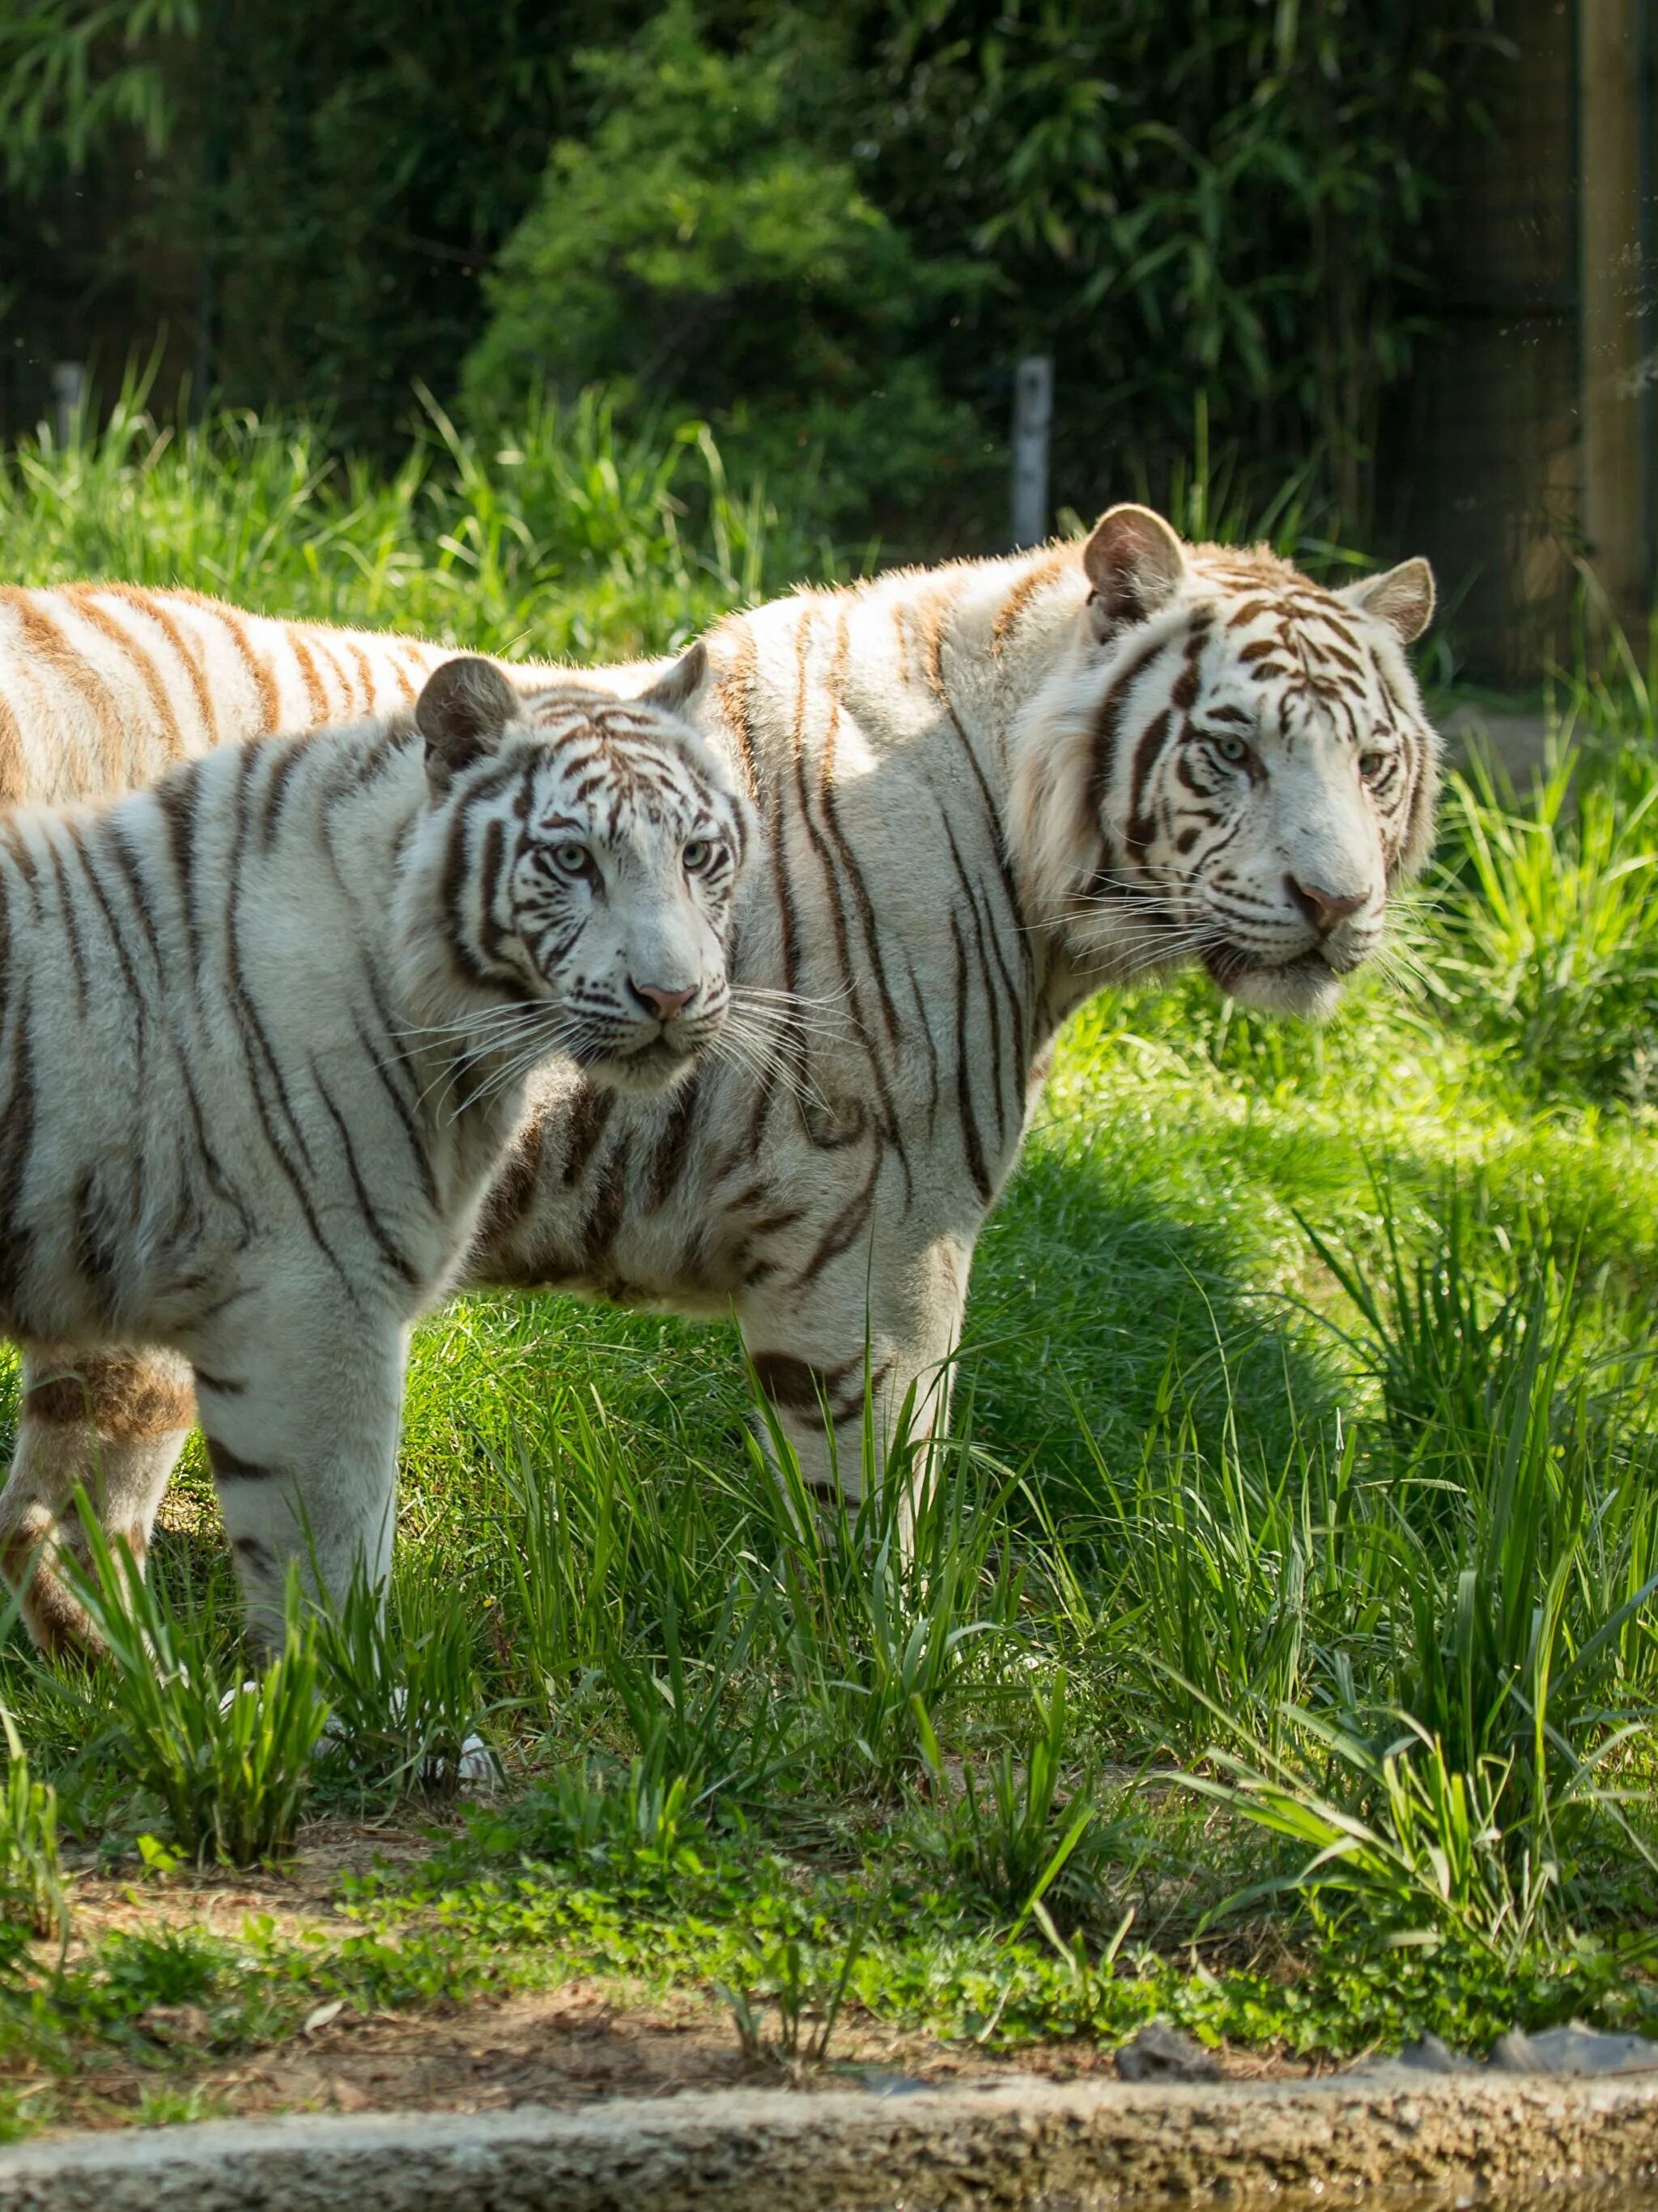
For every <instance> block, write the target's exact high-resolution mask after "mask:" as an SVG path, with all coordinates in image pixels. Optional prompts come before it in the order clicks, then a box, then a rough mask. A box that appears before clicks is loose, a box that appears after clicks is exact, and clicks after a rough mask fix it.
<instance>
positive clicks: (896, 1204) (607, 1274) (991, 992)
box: [0, 507, 1438, 1526]
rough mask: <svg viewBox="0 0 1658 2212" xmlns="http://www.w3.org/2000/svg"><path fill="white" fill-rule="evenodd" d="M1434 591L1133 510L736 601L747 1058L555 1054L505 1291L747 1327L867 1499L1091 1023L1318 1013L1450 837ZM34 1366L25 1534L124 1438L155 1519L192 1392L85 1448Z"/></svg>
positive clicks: (121, 1399) (518, 1187)
mask: <svg viewBox="0 0 1658 2212" xmlns="http://www.w3.org/2000/svg"><path fill="white" fill-rule="evenodd" d="M1432 605H1433V586H1432V579H1431V576H1430V572H1429V570H1428V568H1427V565H1426V563H1425V562H1420V561H1411V562H1405V563H1404V564H1403V565H1402V566H1400V568H1394V569H1393V570H1391V571H1389V572H1388V574H1385V575H1381V576H1377V577H1374V578H1371V579H1370V580H1366V581H1364V582H1362V583H1357V584H1354V585H1351V586H1346V587H1345V589H1343V590H1341V591H1339V592H1336V591H1328V590H1325V589H1323V588H1321V586H1317V585H1315V584H1314V583H1313V582H1312V581H1310V580H1309V579H1308V578H1307V577H1306V576H1304V575H1303V574H1300V573H1299V572H1298V571H1297V570H1296V569H1295V568H1292V567H1291V566H1289V565H1288V564H1287V563H1285V562H1282V561H1280V560H1278V558H1276V557H1275V556H1273V555H1272V554H1271V553H1269V552H1266V551H1265V550H1242V551H1241V550H1236V549H1222V548H1218V547H1213V546H1187V545H1183V544H1181V541H1180V540H1179V539H1178V538H1176V537H1175V534H1174V532H1172V531H1170V530H1169V527H1168V526H1167V525H1166V524H1165V523H1164V522H1163V521H1162V520H1161V519H1160V518H1158V517H1157V516H1156V515H1154V514H1152V513H1150V512H1149V511H1148V510H1146V509H1145V508H1140V507H1120V508H1116V509H1114V510H1113V511H1112V512H1111V513H1109V514H1108V515H1106V516H1105V517H1104V518H1103V519H1102V521H1101V522H1100V523H1099V524H1098V525H1097V526H1096V529H1095V530H1094V532H1093V533H1092V535H1091V536H1090V538H1089V539H1088V540H1087V542H1086V544H1066V545H1055V546H1049V547H1046V548H1044V549H1042V550H1038V551H1035V552H1033V553H1029V554H1022V555H1017V556H1012V557H1011V558H1008V559H1003V560H993V561H981V562H958V563H954V564H951V565H949V566H946V567H944V568H937V569H931V570H928V569H920V570H908V571H902V572H898V573H896V574H890V575H886V576H883V577H880V578H878V579H876V580H872V581H871V582H868V583H865V584H860V585H857V586H851V587H848V588H846V589H842V590H837V591H808V592H799V593H798V594H795V595H793V596H791V597H789V598H786V599H780V600H776V601H774V602H771V603H769V604H768V605H764V606H762V607H759V608H757V609H755V610H753V611H749V612H746V613H740V614H735V615H732V616H730V617H726V619H725V620H724V621H722V622H720V623H718V624H717V625H716V626H715V627H714V629H713V630H712V631H711V632H710V633H709V635H708V640H707V643H708V655H709V673H708V680H707V681H706V682H705V683H704V684H702V686H701V690H699V691H698V692H697V694H696V695H695V697H694V698H692V699H690V700H689V701H688V702H687V707H686V712H687V713H688V714H689V717H690V718H691V720H693V721H694V722H695V725H696V726H697V727H698V728H699V729H700V730H701V732H702V733H703V734H704V736H705V737H706V738H707V739H708V742H709V743H710V744H712V745H713V746H714V747H715V748H716V749H717V750H719V751H720V753H721V754H722V755H723V756H724V757H726V759H727V760H728V761H729V762H730V763H732V768H733V769H734V770H735V772H736V773H737V775H738V777H739V778H740V780H741V781H742V782H743V783H744V786H745V787H746V788H747V790H748V791H749V793H750V794H751V795H752V797H753V799H754V801H755V804H756V810H757V813H758V817H759V837H758V845H757V849H756V859H755V862H754V865H753V866H752V868H751V870H750V874H749V877H748V878H747V881H746V884H745V886H744V890H743V892H742V894H741V896H740V898H739V902H738V935H737V940H736V947H735V951H734V954H733V968H734V974H735V976H736V980H737V984H738V992H737V999H738V1009H739V1012H738V1024H737V1025H736V1026H735V1027H734V1028H733V1030H732V1031H731V1032H730V1036H731V1037H732V1039H735V1038H737V1037H738V1036H742V1037H744V1038H745V1040H746V1045H745V1049H744V1052H743V1053H742V1054H741V1055H740V1056H739V1054H738V1051H737V1049H736V1047H735V1045H734V1043H733V1044H728V1045H727V1047H726V1048H725V1050H724V1051H723V1053H722V1054H721V1056H720V1057H719V1058H718V1059H713V1058H711V1059H710V1060H708V1062H707V1063H705V1064H704V1066H701V1068H700V1069H699V1070H698V1072H697V1073H696V1074H695V1077H694V1078H693V1079H692V1080H691V1081H689V1082H688V1083H686V1084H685V1085H682V1086H681V1088H680V1089H679V1090H678V1091H677V1092H676V1093H675V1094H674V1096H673V1097H671V1098H669V1099H665V1100H658V1101H650V1100H637V1099H629V1098H624V1097H619V1096H618V1095H617V1094H616V1092H614V1091H607V1090H604V1089H601V1088H599V1087H598V1086H597V1085H594V1084H592V1082H591V1081H588V1080H586V1079H584V1078H583V1077H582V1076H581V1075H580V1073H579V1072H578V1071H575V1070H574V1069H566V1070H562V1071H554V1072H553V1073H552V1075H551V1077H550V1079H548V1080H546V1081H545V1082H544V1083H543V1084H542V1085H540V1086H539V1093H540V1095H539V1099H538V1108H537V1113H536V1115H535V1116H534V1118H533V1119H532V1121H531V1122H530V1124H529V1125H528V1126H527V1127H526V1131H525V1136H524V1138H523V1140H522V1141H521V1143H520V1144H519V1146H518V1147H517V1149H516V1151H515V1152H514V1155H513V1158H511V1160H510V1161H509V1163H508V1165H507V1170H506V1171H505V1173H504V1174H503V1176H501V1179H500V1181H499V1182H498V1183H497V1185H496V1187H495V1190H494V1192H493V1193H492V1194H491V1197H490V1199H489V1203H488V1205H487V1206H486V1208H485V1212H484V1215H483V1220H482V1223H481V1226H480V1233H479V1240H478V1243H477V1247H476V1249H475V1251H474V1254H473V1255H472V1258H471V1261H470V1262H469V1272H470V1273H471V1275H472V1277H473V1278H474V1279H477V1280H480V1281H493V1282H501V1281H506V1282H510V1283H518V1284H523V1285H555V1286H557V1287H560V1288H563V1289H568V1290H572V1291H579V1292H581V1293H584V1294H587V1295H591V1296H596V1297H610V1298H614V1299H617V1300H620V1301H623V1302H627V1303H632V1302H635V1301H637V1302H651V1303H661V1304H666V1305H668V1306H671V1307H673V1308H676V1309H678V1310H683V1311H687V1312H691V1313H701V1314H706V1315H723V1314H726V1313H730V1312H732V1311H734V1312H735V1314H736V1316H737V1319H738V1322H739V1324H740V1327H741V1329H742V1332H743V1335H744V1340H745V1342H746V1344H747V1346H748V1347H749V1350H750V1352H751V1354H752V1356H753V1359H754V1364H755V1367H756V1372H757V1374H758V1376H759V1378H760V1380H761V1383H762V1387H763V1388H764V1389H765V1390H766V1391H767V1392H768V1395H769V1397H770V1399H771V1401H772V1402H773V1404H774V1407H775V1408H776V1411H777V1413H778V1415H779V1418H780V1421H781V1423H782V1425H783V1427H784V1429H785V1431H786V1434H787V1435H788V1436H789V1437H790V1439H791V1441H792V1442H793V1444H794V1446H795V1448H796V1449H798V1451H799V1454H800V1456H801V1461H802V1466H803V1471H804V1473H805V1476H806V1479H807V1480H808V1481H809V1482H810V1483H811V1485H812V1486H814V1487H816V1488H817V1489H819V1490H820V1491H822V1492H824V1493H825V1494H826V1495H828V1496H831V1497H832V1496H834V1495H835V1493H836V1492H837V1489H838V1491H839V1492H845V1493H847V1494H850V1495H855V1494H856V1492H857V1489H858V1485H859V1454H858V1452H857V1450H856V1449H855V1448H854V1449H845V1450H842V1449H838V1448H837V1438H843V1437H848V1436H855V1433H856V1424H857V1423H858V1422H859V1417H860V1414H861V1412H862V1407H863V1401H864V1390H865V1374H866V1372H867V1374H868V1376H869V1379H870V1381H871V1383H872V1386H873V1394H874V1400H875V1404H876V1407H877V1411H878V1418H879V1419H880V1420H881V1421H882V1422H883V1423H884V1424H890V1420H891V1419H892V1416H893V1411H894V1408H895V1407H897V1406H898V1405H900V1404H902V1401H903V1399H904V1396H905V1395H906V1393H907V1391H908V1389H909V1388H910V1386H911V1385H912V1384H914V1385H917V1386H918V1387H919V1389H920V1400H919V1404H918V1408H917V1420H916V1433H917V1436H918V1440H919V1439H920V1438H923V1437H925V1435H926V1432H927V1431H928V1429H929V1426H930V1425H932V1423H934V1422H936V1421H937V1420H938V1419H939V1418H940V1417H941V1416H942V1413H943V1412H944V1407H945V1403H946V1398H947V1376H948V1371H949V1370H948V1363H949V1360H950V1353H951V1350H952V1347H953V1346H954V1345H955V1344H956V1342H957V1338H958V1335H959V1332H960V1328H961V1323H962V1317H963V1307H964V1302H965V1298H966V1292H967V1281H968V1273H969V1264H970V1261H971V1258H972V1254H973V1249H974V1245H975V1241H976V1239H977V1237H978V1234H979V1231H980V1230H981V1227H982V1225H983V1223H984V1220H985V1218H986V1216H987V1213H988V1212H989V1210H990V1208H991V1206H992V1205H993V1202H994V1200H995V1198H996V1196H997V1194H998V1192H999V1189H1000V1188H1001V1186H1002V1183H1003V1182H1004V1181H1005V1177H1006V1176H1007V1174H1008V1172H1009V1170H1010V1169H1011V1166H1012V1164H1013V1162H1014V1160H1015V1158H1016V1157H1017V1152H1018V1149H1019V1146H1020V1143H1021V1141H1022V1139H1023V1132H1024V1129H1025V1127H1026V1123H1027V1119H1028V1116H1029V1112H1030V1109H1031V1107H1032V1105H1033V1104H1034V1103H1035V1099H1036V1097H1038V1095H1039V1093H1040V1090H1041V1087H1042V1079H1043V1074H1044V1072H1045V1070H1046V1067H1047V1065H1048V1054H1049V1049H1050V1047H1051V1043H1052V1040H1053V1037H1054V1031H1055V1030H1056V1029H1057V1028H1058V1026H1059V1024H1060V1022H1061V1021H1062V1020H1063V1019H1064V1018H1065V1016H1066V1013H1067V1012H1070V1011H1071V1010H1072V1008H1073V1007H1075V1006H1078V1005H1079V1004H1080V1003H1081V1002H1082V1001H1083V1000H1084V999H1085V998H1086V997H1088V996H1089V995H1090V994H1091V993H1092V992H1094V991H1096V990H1097V989H1099V988H1100V987H1102V986H1105V985H1108V984H1110V983H1112V982H1114V981H1126V980H1128V979H1130V978H1133V977H1135V976H1139V975H1145V974H1147V973H1150V972H1153V971H1155V970H1158V969H1169V968H1171V967H1174V966H1177V965H1179V964H1181V963H1187V962H1192V961H1201V962H1202V963H1204V964H1205V965H1206V966H1207V967H1208V969H1210V971H1211V973H1212V975H1214V976H1215V977H1216V979H1217V981H1218V982H1219V983H1220V984H1221V985H1222V987H1224V988H1225V989H1227V990H1228V991H1230V992H1231V993H1233V994H1236V995H1237V996H1238V997H1240V998H1244V999H1248V1000H1253V1001H1255V1002H1257V1003H1261V1004H1266V1005H1269V1006H1278V1007H1280V1008H1287V1009H1291V1010H1295V1009H1301V1010H1304V1011H1307V1012H1321V1011H1322V1010H1323V1009H1324V1008H1326V1007H1327V1006H1328V1004H1329V1003H1330V1002H1331V1000H1333V997H1334V996H1335V994H1336V992H1337V989H1338V987H1339V978H1340V977H1341V976H1342V975H1345V974H1346V973H1347V972H1349V971H1350V970H1351V969H1352V968H1353V967H1355V966H1356V965H1357V963H1359V962H1360V961H1361V960H1363V958H1364V957H1366V956H1367V955H1368V954H1369V953H1370V951H1372V950H1373V949H1374V947H1375V946H1376V943H1377V941H1378V939H1379V935H1380V932H1381V929H1382V922H1383V919H1384V917H1385V914H1386V909H1387V904H1388V895H1389V892H1390V890H1392V889H1393V887H1394V885H1395V884H1398V883H1399V882H1400V881H1401V880H1402V879H1404V878H1407V877H1409V876H1410V875H1412V873H1413V872H1415V871H1417V870H1418V869H1419V868H1420V866H1422V864H1423V861H1424V859H1425V857H1426V854H1427V853H1428V850H1429V848H1430V843H1431V841H1432V835H1433V821H1434V805H1435V794H1436V786H1437V775H1438V744H1437V740H1436V736H1435V734H1434V732H1433V731H1432V729H1431V727H1430V725H1429V723H1428V721H1427V720H1426V718H1425V715H1424V710H1423V707H1422V702H1421V699H1420V696H1419V694H1418V690H1417V687H1416V684H1415V682H1414V680H1413V678H1412V673H1411V671H1410V667H1409V665H1408V663H1407V660H1406V653H1405V650H1404V648H1405V647H1406V645H1407V644H1409V643H1410V642H1411V641H1412V640H1414V639H1415V638H1416V637H1417V636H1418V635H1419V634H1420V633H1421V631H1422V630H1423V629H1424V627H1425V626H1426V623H1427V622H1428V620H1429V618H1430V614H1431V611H1432ZM647 673H648V671H641V669H639V668H628V669H612V670H608V671H589V672H588V676H587V678H586V680H587V681H590V682H592V683H595V684H604V685H605V686H607V687H608V688H612V689H615V690H626V689H628V688H629V687H631V686H636V684H638V683H639V682H640V681H641V680H642V678H643V677H644V676H645V675H646V674H647ZM3 680H4V678H3V664H0V684H3ZM745 994H746V1005H745V1003H744V1000H745ZM762 1008H770V1009H772V1010H773V1011H772V1012H770V1013H769V1014H768V1015H765V1016H763V1017H762V1014H761V1012H760V1011H759V1010H760V1009H762ZM756 1024H760V1025H761V1026H762V1028H763V1032H764V1033H763V1035H759V1034H756ZM25 1379H26V1383H27V1384H28V1388H27V1391H26V1395H25V1398H24V1403H23V1414H22V1419H21V1426H20V1441H19V1447H18V1453H17V1458H16V1461H15V1469H14V1474H13V1477H12V1480H11V1482H10V1484H9V1486H8V1488H7V1491H6V1493H5V1497H4V1498H3V1500H0V1522H10V1523H11V1524H12V1525H15V1523H16V1521H17V1518H18V1516H19V1513H20V1511H21V1510H23V1508H24V1507H25V1506H26V1505H28V1504H33V1505H38V1506H39V1507H41V1508H42V1509H43V1510H52V1498H53V1497H55V1496H61V1494H62V1486H63V1484H64V1480H65V1476H66V1472H67V1470H68V1469H69V1468H71V1467H73V1468H76V1470H77V1471H79V1472H81V1473H88V1472H89V1471H90V1465H91V1460H92V1447H93V1446H94V1445H95V1446H97V1447H98V1448H99V1449H100V1450H101V1451H102V1453H103V1455H104V1457H105V1461H106V1464H107V1461H108V1456H109V1455H110V1453H111V1451H112V1449H113V1451H114V1452H115V1453H117V1454H118V1455H127V1456H128V1457H129V1459H130V1461H131V1463H132V1464H133V1465H135V1466H137V1465H139V1464H142V1465H143V1467H144V1468H147V1469H148V1479H149V1481H150V1483H151V1485H152V1490H151V1493H150V1502H149V1507H148V1510H149V1513H150V1514H152V1515H153V1513H154V1510H155V1504H156V1503H158V1502H159V1499H160V1497H161V1489H162V1486H164V1483H165V1480H166V1475H167V1468H169V1467H170V1466H171V1464H172V1461H173V1457H174V1456H175V1455H176V1453H177V1450H178V1449H179V1444H180V1443H182V1432H183V1424H184V1421H185V1404H184V1402H183V1401H180V1400H179V1398H178V1397H177V1396H176V1395H174V1396H173V1399H172V1400H171V1401H167V1400H166V1399H165V1396H164V1385H165V1378H164V1377H163V1376H161V1375H160V1374H159V1373H156V1372H155V1371H154V1370H147V1369H146V1368H145V1367H144V1365H143V1364H142V1363H137V1362H135V1363H131V1364H126V1365H125V1366H123V1367H121V1368H119V1369H110V1370H100V1371H99V1372H98V1373H97V1374H96V1375H94V1376H90V1377H88V1392H87V1396H86V1400H85V1401H83V1402H85V1403H86V1404H87V1405H88V1406H89V1408H90V1415H91V1423H90V1426H89V1428H88V1429H86V1430H84V1431H81V1432H80V1433H78V1434H76V1435H73V1436H70V1435H69V1434H66V1433H65V1431H64V1427H63V1426H62V1425H61V1423H59V1424H58V1425H57V1426H56V1427H54V1425H53V1424H54V1417H55V1416H58V1415H60V1414H61V1413H64V1411H67V1410H68V1407H67V1406H66V1403H65V1401H61V1400H58V1401H51V1402H48V1403H42V1402H40V1401H39V1396H38V1393H37V1389H36V1387H35V1380H34V1371H33V1368H32V1367H31V1368H29V1369H27V1370H26V1378H25ZM75 1410H76V1413H78V1412H79V1407H76V1409H75ZM145 1525H146V1526H147V1525H148V1523H147V1522H146V1524H145Z"/></svg>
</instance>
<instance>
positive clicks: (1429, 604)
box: [1336, 560, 1434, 645]
mask: <svg viewBox="0 0 1658 2212" xmlns="http://www.w3.org/2000/svg"><path fill="white" fill-rule="evenodd" d="M1336 597H1337V598H1338V599H1345V601H1346V602H1347V605H1349V606H1350V607H1357V610H1358V611H1359V612H1360V614H1363V615H1374V616H1375V617H1376V620H1377V621H1378V622H1385V623H1387V625H1388V628H1389V629H1392V630H1395V631H1397V632H1398V635H1399V641H1400V644H1401V645H1414V644H1415V643H1416V641H1417V640H1418V638H1419V637H1420V636H1421V635H1422V633H1423V631H1424V629H1426V628H1427V627H1428V624H1429V623H1430V622H1431V621H1432V620H1433V618H1434V572H1433V570H1432V569H1431V568H1430V567H1429V566H1428V564H1427V562H1425V561H1422V560H1416V561H1401V562H1400V564H1399V566H1398V568H1388V569H1385V570H1384V571H1383V572H1382V574H1381V575H1379V576H1366V577H1364V578H1363V580H1361V581H1360V582H1358V583H1357V584H1348V585H1346V586H1344V588H1343V589H1342V590H1341V591H1339V592H1337V594H1336Z"/></svg>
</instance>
